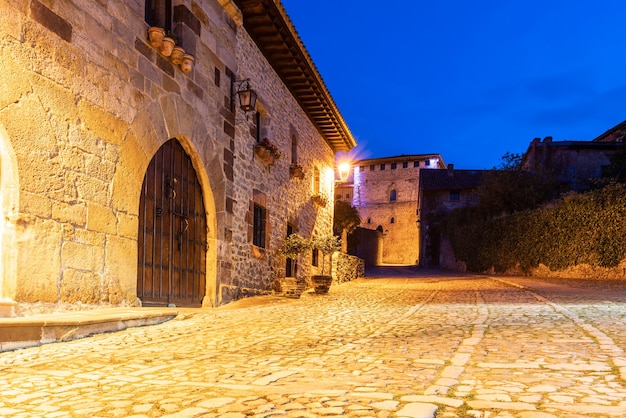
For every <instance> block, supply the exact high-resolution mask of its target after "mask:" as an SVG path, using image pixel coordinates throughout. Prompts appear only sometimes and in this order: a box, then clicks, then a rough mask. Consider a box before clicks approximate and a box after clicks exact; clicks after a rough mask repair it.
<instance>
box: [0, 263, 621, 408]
mask: <svg viewBox="0 0 626 418" xmlns="http://www.w3.org/2000/svg"><path fill="white" fill-rule="evenodd" d="M625 320H626V283H625V282H620V281H586V280H562V279H550V281H540V280H538V279H531V278H510V277H486V276H442V275H432V276H429V275H425V274H424V273H421V275H419V276H416V277H401V275H400V277H393V278H383V277H380V278H378V277H368V278H366V279H360V280H357V281H355V282H350V283H345V284H342V285H337V286H334V287H332V288H331V290H330V293H329V294H328V295H324V296H316V295H312V294H307V295H304V296H303V297H302V298H300V299H288V298H280V297H261V298H254V300H244V301H240V302H237V303H235V304H233V305H232V306H228V305H227V306H225V307H221V308H218V309H212V310H180V314H179V315H178V317H177V318H175V319H174V320H172V321H169V322H166V323H163V324H160V325H155V326H148V327H142V328H131V329H127V330H124V331H121V332H116V333H111V334H102V335H96V336H93V337H89V338H85V339H82V340H76V341H71V342H65V343H55V344H48V345H43V346H39V347H33V348H27V349H23V350H16V351H11V352H4V353H0V416H3V417H4V416H6V417H34V416H41V417H65V416H72V417H80V416H86V417H128V416H134V417H156V416H166V417H196V416H203V417H228V418H240V417H241V418H243V417H270V416H285V417H314V416H320V417H332V416H354V417H357V416H358V417H381V418H384V417H419V418H421V417H434V416H436V417H492V418H493V417H520V418H543V417H611V416H614V417H622V416H626V355H625V353H624V350H625V349H626V327H624V323H625Z"/></svg>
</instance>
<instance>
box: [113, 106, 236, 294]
mask: <svg viewBox="0 0 626 418" xmlns="http://www.w3.org/2000/svg"><path fill="white" fill-rule="evenodd" d="M204 119H206V118H204ZM207 135H208V128H207V127H206V126H205V124H204V120H203V118H202V116H201V115H200V114H199V113H198V112H196V110H195V109H194V108H193V107H191V106H190V105H189V104H188V103H186V102H185V101H184V100H183V99H182V98H181V97H180V96H178V95H174V94H172V95H164V96H163V97H161V98H160V99H159V100H158V101H157V102H153V103H151V104H150V105H148V106H147V107H146V108H144V109H142V110H141V111H140V112H138V113H137V115H136V117H135V119H134V120H133V121H132V123H131V125H130V127H129V130H128V132H127V135H126V137H125V139H124V141H123V144H122V146H121V150H120V159H119V163H118V168H117V169H116V173H115V179H114V182H113V183H114V184H113V200H114V202H117V205H119V207H118V208H117V209H118V210H124V211H127V212H129V213H130V214H132V215H133V216H137V217H138V215H139V201H140V194H141V188H142V184H143V179H144V175H145V173H146V170H147V168H148V165H149V164H150V161H151V160H152V157H153V156H154V155H155V153H156V152H157V151H158V150H159V148H160V147H161V146H162V145H163V144H164V143H165V142H167V141H168V140H170V139H172V138H175V139H177V140H178V142H179V143H180V144H181V146H182V147H183V149H184V150H185V152H186V153H187V155H188V156H189V157H190V159H191V161H192V164H193V167H194V169H195V170H196V174H197V177H198V181H199V183H200V186H201V188H202V195H203V199H204V208H205V211H206V222H207V247H208V249H207V254H206V285H205V289H206V295H205V298H204V303H203V304H204V305H205V306H211V305H215V304H216V303H217V301H216V298H217V286H218V283H217V240H218V237H217V233H218V232H217V209H216V203H215V196H214V190H216V188H219V187H220V185H221V183H222V182H223V181H224V179H223V174H222V172H221V171H218V170H215V169H213V170H211V174H212V176H209V172H208V168H209V167H211V166H213V165H215V164H214V161H213V160H214V159H215V158H216V157H214V150H213V146H212V143H211V141H207V138H206V137H207ZM220 167H221V165H220ZM220 175H221V176H220ZM114 205H115V203H114ZM136 238H137V237H135V240H134V242H133V243H132V245H133V246H134V247H133V248H132V251H131V253H132V255H133V257H134V262H133V263H132V264H131V265H130V266H129V269H131V270H129V271H126V272H125V274H124V277H125V282H124V284H123V286H124V287H125V289H126V294H127V295H129V296H128V297H129V298H130V297H131V296H130V295H131V294H132V295H136V290H137V280H136V277H137V262H136V260H137V254H138V250H137V239H136Z"/></svg>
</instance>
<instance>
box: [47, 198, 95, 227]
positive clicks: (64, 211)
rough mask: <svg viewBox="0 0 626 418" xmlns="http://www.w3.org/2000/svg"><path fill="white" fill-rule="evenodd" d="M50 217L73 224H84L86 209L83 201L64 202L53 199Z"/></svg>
mask: <svg viewBox="0 0 626 418" xmlns="http://www.w3.org/2000/svg"><path fill="white" fill-rule="evenodd" d="M52 219H54V220H57V221H59V222H66V223H69V224H72V225H74V226H85V223H86V222H87V210H86V208H85V204H84V203H76V204H71V203H65V202H57V201H53V204H52Z"/></svg>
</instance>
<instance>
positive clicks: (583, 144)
mask: <svg viewBox="0 0 626 418" xmlns="http://www.w3.org/2000/svg"><path fill="white" fill-rule="evenodd" d="M623 125H624V123H622V124H620V125H618V126H617V127H615V128H613V129H612V130H610V131H607V132H605V133H604V134H602V135H601V136H599V137H598V138H596V139H594V140H593V141H553V140H552V137H550V136H547V137H545V138H544V139H543V141H542V140H541V139H540V138H535V139H533V141H532V142H531V143H530V145H529V146H528V150H527V151H526V152H525V153H524V155H523V157H522V170H524V171H530V172H534V173H546V174H548V175H552V176H554V177H555V179H557V180H558V181H560V182H561V183H562V184H563V185H564V186H565V187H567V188H568V189H571V190H576V191H584V190H587V189H589V187H590V186H591V184H592V180H593V179H598V178H600V177H601V176H602V169H603V168H604V167H606V166H608V165H609V164H610V163H611V156H612V155H613V153H614V152H615V151H616V150H617V149H618V148H619V147H620V146H621V144H622V142H621V141H622V138H623V137H624V134H625V132H624V131H625V130H626V128H625V127H624V126H623Z"/></svg>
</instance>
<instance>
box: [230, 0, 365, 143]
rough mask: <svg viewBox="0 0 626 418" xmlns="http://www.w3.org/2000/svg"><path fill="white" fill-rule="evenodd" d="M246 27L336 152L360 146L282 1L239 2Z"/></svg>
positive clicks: (257, 0) (243, 0)
mask: <svg viewBox="0 0 626 418" xmlns="http://www.w3.org/2000/svg"><path fill="white" fill-rule="evenodd" d="M235 3H236V4H237V6H238V7H239V8H240V9H241V13H242V16H243V26H244V28H245V29H246V31H247V32H248V33H249V34H250V37H251V38H252V39H253V40H254V42H255V43H256V44H257V46H258V47H259V49H260V50H261V52H262V53H263V55H264V56H265V57H266V58H267V60H268V61H269V63H270V65H271V66H272V67H273V68H274V70H275V71H276V73H278V76H279V77H280V78H281V79H282V81H283V83H285V85H286V86H287V88H288V89H289V90H290V91H291V93H292V94H293V96H294V97H295V98H296V100H297V101H298V103H299V104H300V106H301V107H302V109H303V110H304V112H305V113H306V114H307V116H308V117H309V119H310V120H311V121H312V122H313V124H314V125H315V126H316V127H317V130H318V131H319V132H320V134H321V135H322V136H323V137H324V139H325V140H326V142H327V143H328V145H330V147H331V148H332V149H333V150H334V151H335V152H345V151H349V150H350V149H352V148H354V147H355V146H356V141H355V139H354V137H353V136H352V133H351V132H350V129H349V128H348V125H347V124H346V122H345V121H344V119H343V116H342V115H341V113H340V112H339V109H338V108H337V105H336V104H335V102H334V100H333V98H332V96H331V95H330V93H329V91H328V89H327V88H326V85H325V84H324V81H323V80H322V77H321V75H320V74H319V72H318V71H317V68H316V67H315V64H314V63H313V60H312V59H311V57H310V56H309V54H308V52H307V50H306V48H305V46H304V44H303V43H302V41H301V40H300V37H299V36H298V33H297V31H296V29H295V28H294V26H293V24H292V23H291V20H290V19H289V17H288V16H287V13H286V12H285V9H284V8H283V6H282V5H281V4H280V1H279V0H235Z"/></svg>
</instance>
